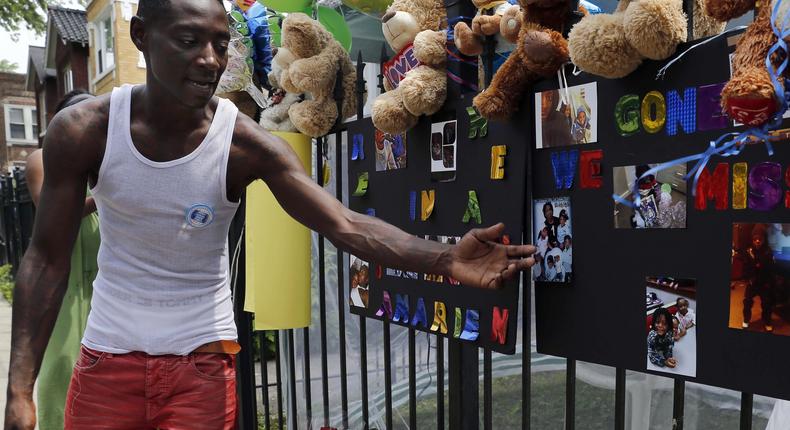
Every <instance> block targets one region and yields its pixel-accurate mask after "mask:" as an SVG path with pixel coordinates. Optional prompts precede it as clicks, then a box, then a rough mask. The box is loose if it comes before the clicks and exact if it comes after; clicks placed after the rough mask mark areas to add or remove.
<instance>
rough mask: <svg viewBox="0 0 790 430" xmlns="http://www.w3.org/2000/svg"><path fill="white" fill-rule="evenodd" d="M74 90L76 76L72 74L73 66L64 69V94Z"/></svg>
mask: <svg viewBox="0 0 790 430" xmlns="http://www.w3.org/2000/svg"><path fill="white" fill-rule="evenodd" d="M73 89H74V74H73V73H72V72H71V64H68V65H66V67H65V68H64V69H63V94H64V95H65V94H67V93H68V92H70V91H71V90H73Z"/></svg>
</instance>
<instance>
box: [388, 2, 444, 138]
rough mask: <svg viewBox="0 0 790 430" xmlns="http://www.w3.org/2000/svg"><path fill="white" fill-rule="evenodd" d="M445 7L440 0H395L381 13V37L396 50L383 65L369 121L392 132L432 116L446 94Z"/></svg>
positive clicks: (407, 127) (399, 131)
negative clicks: (382, 89)
mask: <svg viewBox="0 0 790 430" xmlns="http://www.w3.org/2000/svg"><path fill="white" fill-rule="evenodd" d="M446 27H447V12H446V11H445V9H444V1H443V0H394V1H393V2H392V5H391V6H390V7H389V9H388V10H387V13H385V14H384V16H383V17H382V30H383V32H384V38H385V39H386V40H387V43H388V44H389V45H390V47H391V48H392V49H393V50H394V51H395V52H397V53H398V54H396V56H395V58H393V60H391V62H390V63H387V64H385V65H384V69H385V70H384V77H385V79H384V87H385V89H386V90H387V92H385V93H383V94H381V95H380V96H378V97H377V98H376V101H375V102H374V103H373V124H374V125H375V126H376V128H377V129H379V130H381V131H383V132H385V133H392V134H399V133H403V132H404V131H406V130H408V129H410V128H411V127H413V126H414V125H415V124H417V118H418V117H419V116H420V115H432V114H434V113H436V112H437V111H438V110H439V109H440V108H441V107H442V105H444V101H445V98H446V97H447V74H446V73H447V72H446V63H447V55H446V51H445V49H446V48H445V46H446V40H447V36H446V32H445V31H444V29H445V28H446Z"/></svg>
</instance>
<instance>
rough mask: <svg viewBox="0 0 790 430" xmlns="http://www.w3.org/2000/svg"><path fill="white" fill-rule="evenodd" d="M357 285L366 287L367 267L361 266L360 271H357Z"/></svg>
mask: <svg viewBox="0 0 790 430" xmlns="http://www.w3.org/2000/svg"><path fill="white" fill-rule="evenodd" d="M358 276H359V278H358V279H359V285H360V286H362V287H365V286H367V285H368V268H367V266H363V267H362V269H360V270H359V275H358Z"/></svg>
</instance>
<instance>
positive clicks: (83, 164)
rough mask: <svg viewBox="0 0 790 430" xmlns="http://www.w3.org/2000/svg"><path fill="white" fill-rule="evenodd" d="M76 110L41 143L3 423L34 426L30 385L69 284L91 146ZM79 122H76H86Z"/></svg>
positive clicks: (18, 281) (67, 113)
mask: <svg viewBox="0 0 790 430" xmlns="http://www.w3.org/2000/svg"><path fill="white" fill-rule="evenodd" d="M78 117H79V114H78V113H76V112H70V110H67V111H64V112H62V113H60V114H58V115H57V116H56V117H55V118H54V119H53V120H52V123H51V124H50V126H49V129H48V132H47V137H46V140H45V143H44V148H45V151H44V171H45V174H44V184H43V188H42V191H41V200H40V204H39V205H38V210H37V211H36V220H35V225H34V227H33V238H32V241H31V244H30V246H29V247H28V249H27V252H26V253H25V256H24V258H23V259H22V263H21V264H20V266H19V270H18V271H17V275H16V286H15V288H14V306H13V314H12V329H11V360H10V364H9V372H8V388H7V399H8V400H7V405H6V411H5V428H6V429H25V430H28V429H30V430H32V429H33V428H34V425H35V420H36V417H35V407H34V405H33V385H34V383H35V380H36V377H37V375H38V371H39V368H40V367H41V360H42V359H43V357H44V351H45V349H46V347H47V343H48V342H49V337H50V335H51V334H52V329H53V327H54V325H55V321H56V319H57V316H58V311H59V310H60V304H61V302H62V300H63V295H64V294H65V292H66V288H67V286H68V277H69V266H70V261H71V249H72V247H73V245H74V241H75V239H76V237H77V232H78V229H79V224H80V220H81V219H82V209H83V206H84V204H85V187H86V182H87V172H88V171H89V167H88V166H89V165H90V163H91V162H93V161H95V160H96V158H97V155H96V154H95V152H96V151H95V150H93V151H90V150H88V148H89V145H84V144H82V143H80V140H81V137H82V136H81V135H82V134H83V133H84V131H75V129H74V127H69V126H68V124H80V123H81V121H80V118H78ZM82 124H83V125H80V127H84V122H83V123H82Z"/></svg>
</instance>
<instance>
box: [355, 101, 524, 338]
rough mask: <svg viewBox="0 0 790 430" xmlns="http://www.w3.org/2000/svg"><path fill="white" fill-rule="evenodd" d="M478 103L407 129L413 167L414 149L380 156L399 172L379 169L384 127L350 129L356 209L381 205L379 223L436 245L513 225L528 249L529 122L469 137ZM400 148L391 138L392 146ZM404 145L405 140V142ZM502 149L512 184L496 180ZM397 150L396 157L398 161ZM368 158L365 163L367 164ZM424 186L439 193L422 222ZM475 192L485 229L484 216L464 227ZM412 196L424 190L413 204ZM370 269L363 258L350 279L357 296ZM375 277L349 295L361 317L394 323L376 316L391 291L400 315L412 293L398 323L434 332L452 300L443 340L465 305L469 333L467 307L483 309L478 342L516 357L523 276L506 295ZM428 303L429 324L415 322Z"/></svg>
mask: <svg viewBox="0 0 790 430" xmlns="http://www.w3.org/2000/svg"><path fill="white" fill-rule="evenodd" d="M469 105H471V97H469V96H467V97H465V98H463V97H462V98H461V99H459V100H457V101H456V102H452V101H450V102H448V105H447V107H448V109H449V112H447V111H445V112H443V113H440V114H437V115H434V116H432V117H429V118H425V117H423V118H421V120H420V122H419V123H418V124H417V125H416V126H415V127H414V128H412V129H411V130H409V131H408V133H407V136H406V140H405V152H406V153H407V156H406V160H405V166H403V167H401V168H396V167H398V166H402V164H403V163H402V161H403V160H398V156H399V155H402V153H403V152H404V148H400V147H398V148H394V149H393V148H389V149H388V150H387V151H388V152H387V154H379V156H380V157H383V158H386V159H387V160H389V161H385V162H384V163H382V160H381V159H380V160H379V168H382V167H383V164H387V163H388V164H389V166H390V168H391V169H390V170H382V171H377V160H376V158H377V153H376V129H375V128H374V126H373V124H372V122H371V120H370V118H365V119H362V120H358V121H354V122H351V123H349V124H347V125H348V128H347V131H348V148H349V149H348V157H347V160H346V163H348V164H347V165H348V177H347V181H346V182H345V183H346V184H347V187H348V188H347V190H348V196H349V207H350V208H351V209H352V210H355V211H357V212H360V213H369V210H370V209H373V210H374V211H375V216H376V217H378V218H380V219H382V220H384V221H387V222H389V223H391V224H393V225H395V226H397V227H399V228H401V229H403V230H404V231H406V232H408V233H410V234H414V235H417V236H420V237H426V236H430V237H431V238H432V239H434V240H445V241H446V240H452V238H453V237H460V236H462V235H463V234H464V233H466V232H467V231H469V230H470V229H472V228H478V227H487V226H490V225H493V224H495V223H497V222H504V223H505V225H506V230H505V235H507V236H508V237H509V239H510V243H512V244H520V243H522V234H523V225H522V223H523V219H524V196H525V175H524V172H523V166H526V164H527V161H526V157H527V151H528V146H527V142H528V140H527V135H526V133H527V130H528V125H526V124H524V123H515V122H514V123H510V124H492V123H489V126H488V134H487V136H485V137H476V138H474V139H470V138H469V137H468V136H469V127H470V117H469V115H468V113H467V111H466V107H467V106H469ZM448 121H456V123H455V125H456V127H455V129H454V131H451V128H452V123H447V122H448ZM442 123H445V124H442ZM432 124H437V125H436V126H434V127H433V128H434V131H433V133H432ZM439 124H441V126H439ZM447 124H450V125H447ZM437 129H439V130H441V131H440V134H441V136H439V138H438V139H439V140H437V141H436V142H432V138H436V134H437ZM448 133H449V134H450V135H452V134H454V137H455V140H454V142H455V151H454V153H450V152H449V151H451V149H452V148H451V146H452V145H451V144H452V141H453V139H452V137H453V136H448ZM355 140H356V141H357V142H361V146H362V151H361V152H360V150H359V149H356V150H355V149H354V146H355V143H354V142H355ZM379 140H380V142H379V143H380V144H383V142H381V139H379ZM440 142H441V146H442V148H441V149H442V152H443V155H446V156H445V157H444V159H443V160H442V157H438V158H439V159H440V160H438V162H437V161H436V160H434V162H435V163H436V164H435V165H434V167H436V166H439V168H438V170H441V171H436V172H433V173H432V165H431V161H432V152H431V151H432V143H434V144H439V143H440ZM391 143H392V142H388V145H389V144H391ZM401 144H402V142H401V143H397V144H395V145H396V146H397V145H401ZM357 145H359V143H357ZM495 145H506V146H507V155H506V156H505V163H504V178H503V179H501V180H492V179H491V148H492V146H495ZM445 150H446V151H448V152H447V153H446V154H444V151H445ZM380 151H381V148H380ZM393 151H394V152H395V154H394V155H393V156H390V154H391V152H393ZM382 152H383V151H382ZM355 153H356V154H355ZM362 153H364V159H361V155H362ZM451 160H452V163H451V162H450V161H451ZM445 162H447V163H445ZM452 165H454V166H455V171H454V172H451V171H448V170H452V169H447V166H452ZM363 172H367V175H368V187H367V191H366V192H365V193H364V195H361V196H354V192H355V191H356V190H357V186H358V182H359V179H358V178H359V176H360V174H362V173H363ZM453 177H454V179H452V178H453ZM423 190H425V191H429V190H434V196H435V201H434V208H433V212H432V213H431V215H430V217H428V219H427V220H425V221H422V220H421V215H422V214H421V209H422V204H421V199H422V191H423ZM472 190H473V191H475V194H476V197H477V199H478V202H479V207H480V212H481V218H482V219H481V220H482V223H481V224H477V223H476V221H475V220H474V217H472V219H470V220H469V222H468V223H464V222H463V221H462V218H463V217H464V214H465V210H466V208H467V206H468V200H469V191H472ZM412 193H414V198H413V201H412V197H411V195H412ZM412 203H413V204H414V205H415V207H414V215H415V217H414V219H412V217H411V215H412V213H411V210H412V208H411V207H410V206H411V205H412ZM355 260H356V258H355V257H354V256H352V257H351V262H350V265H354V261H355ZM362 266H363V264H362V262H359V263H357V267H352V268H346V269H348V270H349V277H347V278H346V279H349V281H347V286H346V292H347V294H349V296H350V295H351V292H350V288H351V285H350V284H351V283H352V282H354V273H357V272H358V271H359V269H361V267H362ZM366 271H367V273H366V275H365V276H364V278H366V279H367V280H368V281H367V282H368V289H367V291H362V294H361V295H357V294H355V295H354V297H349V301H350V303H352V305H351V306H350V309H351V312H352V313H356V314H360V315H364V316H366V317H369V318H375V319H380V320H381V319H383V318H387V314H386V313H383V314H382V315H380V316H376V313H377V311H378V310H379V309H380V308H381V307H382V304H383V297H384V292H385V291H386V292H387V293H388V294H389V296H390V302H391V306H392V311H393V312H397V310H396V307H397V298H396V295H408V316H409V322H408V324H406V323H404V322H395V321H393V323H394V324H401V325H408V326H409V327H414V328H416V329H418V330H422V331H428V332H431V331H430V327H431V325H432V323H433V321H434V311H435V309H436V308H435V302H442V303H443V304H444V306H445V309H446V320H445V321H446V325H447V329H448V330H447V333H446V334H441V333H440V331H438V330H437V331H433V332H432V333H435V334H439V335H441V336H446V337H453V336H454V331H455V330H454V329H455V327H456V308H458V309H461V310H462V311H461V315H462V319H461V324H460V327H461V329H463V328H466V320H467V317H468V314H467V311H468V310H470V309H472V310H476V311H477V312H478V315H479V330H478V336H477V338H476V339H475V340H473V341H470V342H472V343H473V344H475V345H479V346H481V347H486V348H491V349H492V350H494V351H497V352H501V353H506V354H508V353H509V354H512V353H514V352H515V344H516V335H517V321H518V297H519V283H518V279H516V280H513V281H510V282H507V283H506V285H505V286H504V287H503V288H501V289H499V290H486V289H479V288H473V287H466V286H463V285H454V282H452V281H451V280H449V279H447V278H443V279H442V280H441V282H437V281H436V280H437V278H436V277H434V276H432V275H427V278H428V279H426V274H424V273H411V274H410V273H407V272H400V273H398V272H395V271H392V270H390V271H389V274H388V270H387V268H385V267H379V265H378V264H377V263H376V262H368V267H367V268H366ZM363 282H364V280H363ZM364 296H366V297H364ZM347 297H348V296H347ZM420 299H422V302H423V304H424V307H425V316H426V318H425V320H426V321H427V324H423V322H422V321H417V324H416V325H414V324H412V319H413V317H414V315H415V312H416V310H417V309H418V305H419V303H418V302H419V301H420ZM355 301H356V303H357V304H360V303H363V304H364V302H365V301H366V302H367V307H360V306H354V305H353V303H354V302H355ZM495 307H496V308H498V309H499V311H500V315H504V312H507V324H506V336H505V339H504V342H502V339H498V340H497V339H494V338H492V319H493V316H494V309H495Z"/></svg>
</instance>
